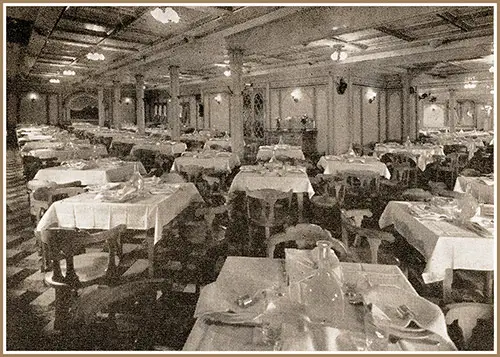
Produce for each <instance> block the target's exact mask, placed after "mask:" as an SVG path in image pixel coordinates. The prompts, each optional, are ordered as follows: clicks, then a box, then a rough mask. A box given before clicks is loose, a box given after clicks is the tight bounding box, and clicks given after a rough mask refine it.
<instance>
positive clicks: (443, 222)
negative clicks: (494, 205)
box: [379, 197, 496, 300]
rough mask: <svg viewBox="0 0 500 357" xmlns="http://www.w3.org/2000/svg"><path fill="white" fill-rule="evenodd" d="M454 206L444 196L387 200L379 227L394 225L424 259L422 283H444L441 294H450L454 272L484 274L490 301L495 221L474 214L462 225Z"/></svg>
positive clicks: (456, 204) (493, 267)
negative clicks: (481, 272)
mask: <svg viewBox="0 0 500 357" xmlns="http://www.w3.org/2000/svg"><path fill="white" fill-rule="evenodd" d="M457 207H458V201H457V200H456V199H451V198H445V197H437V198H435V199H433V200H431V201H430V202H403V201H390V202H389V203H388V204H387V206H386V208H385V209H384V211H383V212H382V215H381V216H380V219H379V226H380V228H386V227H388V226H391V225H393V226H394V229H395V230H396V231H397V232H399V234H401V235H402V236H403V237H404V238H405V240H406V241H407V242H408V243H409V244H410V245H412V246H413V247H414V248H415V249H416V250H417V251H418V252H419V253H420V254H421V255H422V256H423V257H424V259H425V261H426V265H425V268H424V271H423V273H422V279H423V281H424V283H426V284H429V283H435V282H439V281H443V289H444V292H443V293H444V294H449V293H450V291H451V284H452V282H453V270H456V269H466V270H477V271H484V272H486V274H485V281H486V283H487V284H485V295H486V296H487V297H488V298H490V297H491V283H492V280H491V279H492V275H491V274H492V272H493V271H494V270H495V267H496V263H495V254H494V252H495V249H496V248H495V239H494V235H495V232H494V218H493V217H491V216H484V215H481V214H480V213H476V214H475V215H474V216H473V217H472V218H470V220H469V221H466V222H463V221H461V220H459V219H458V217H457V213H456V212H457ZM449 298H450V297H449V296H445V299H446V300H448V299H449Z"/></svg>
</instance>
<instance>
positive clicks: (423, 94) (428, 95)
mask: <svg viewBox="0 0 500 357" xmlns="http://www.w3.org/2000/svg"><path fill="white" fill-rule="evenodd" d="M430 97H431V92H429V93H422V94H420V95H419V96H418V100H422V99H425V98H429V99H430Z"/></svg>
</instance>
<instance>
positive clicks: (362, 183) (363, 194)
mask: <svg viewBox="0 0 500 357" xmlns="http://www.w3.org/2000/svg"><path fill="white" fill-rule="evenodd" d="M342 175H343V177H344V181H343V185H344V193H343V195H344V199H343V203H344V204H343V206H345V205H347V204H349V206H352V207H354V208H359V207H360V206H366V205H368V206H370V207H371V204H372V201H371V200H372V199H373V198H376V197H377V196H378V195H379V192H380V175H379V174H378V173H377V172H373V171H355V170H354V171H352V170H349V171H345V172H343V174H342Z"/></svg>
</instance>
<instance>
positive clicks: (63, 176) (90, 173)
mask: <svg viewBox="0 0 500 357" xmlns="http://www.w3.org/2000/svg"><path fill="white" fill-rule="evenodd" d="M135 168H137V170H138V171H139V173H140V174H141V175H145V174H146V170H145V169H144V166H143V165H142V163H140V162H134V161H122V160H119V159H116V158H99V159H97V160H70V161H67V162H63V163H62V164H61V165H60V166H54V167H48V168H45V169H40V170H38V172H37V173H36V175H35V177H34V178H33V180H35V181H38V182H43V181H45V182H55V183H57V184H64V183H68V182H73V181H80V182H81V184H82V185H84V186H88V185H104V184H106V183H110V182H123V181H127V180H128V179H129V178H130V176H132V173H133V172H134V169H135ZM30 182H31V181H30ZM30 182H28V188H29V187H30Z"/></svg>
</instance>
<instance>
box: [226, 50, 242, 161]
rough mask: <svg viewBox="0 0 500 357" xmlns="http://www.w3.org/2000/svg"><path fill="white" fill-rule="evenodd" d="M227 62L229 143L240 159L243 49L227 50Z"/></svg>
mask: <svg viewBox="0 0 500 357" xmlns="http://www.w3.org/2000/svg"><path fill="white" fill-rule="evenodd" d="M229 55H230V59H229V61H230V62H229V63H230V68H231V79H232V82H231V91H232V94H231V117H230V120H231V145H232V150H233V152H234V153H236V154H237V155H238V156H239V157H240V159H243V152H244V146H245V144H244V141H243V83H242V67H243V51H242V50H240V49H231V50H229Z"/></svg>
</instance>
